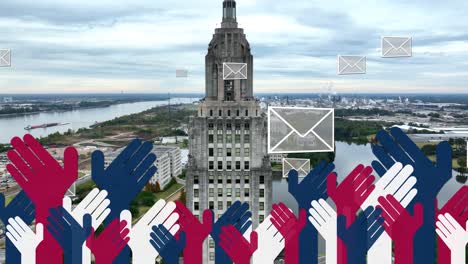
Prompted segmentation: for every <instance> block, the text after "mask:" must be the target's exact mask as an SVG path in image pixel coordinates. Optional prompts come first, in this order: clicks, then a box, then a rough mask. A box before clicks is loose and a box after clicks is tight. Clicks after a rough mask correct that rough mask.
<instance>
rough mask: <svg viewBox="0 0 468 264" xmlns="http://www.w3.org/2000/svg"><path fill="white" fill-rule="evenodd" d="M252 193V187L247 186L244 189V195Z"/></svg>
mask: <svg viewBox="0 0 468 264" xmlns="http://www.w3.org/2000/svg"><path fill="white" fill-rule="evenodd" d="M249 195H250V189H249V188H245V189H244V197H249Z"/></svg>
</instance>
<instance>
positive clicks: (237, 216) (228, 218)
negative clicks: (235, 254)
mask: <svg viewBox="0 0 468 264" xmlns="http://www.w3.org/2000/svg"><path fill="white" fill-rule="evenodd" d="M251 217H252V213H251V212H250V211H249V204H248V203H241V202H239V201H236V202H234V203H233V204H232V205H231V206H230V207H229V208H228V209H227V210H226V212H224V214H223V215H222V216H221V217H220V218H219V219H218V220H217V221H216V222H213V229H212V230H211V237H212V238H213V240H214V241H215V262H216V263H221V264H229V263H232V261H231V259H230V258H229V256H228V255H227V254H226V252H225V251H224V249H223V248H222V247H221V245H220V244H219V240H220V237H219V234H220V233H221V232H222V229H221V228H222V227H223V226H227V225H233V226H234V227H235V228H237V230H238V231H239V232H240V233H241V234H244V233H245V232H246V231H247V230H248V229H249V228H250V227H251V226H252V221H251V220H250V218H251Z"/></svg>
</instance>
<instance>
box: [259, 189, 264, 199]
mask: <svg viewBox="0 0 468 264" xmlns="http://www.w3.org/2000/svg"><path fill="white" fill-rule="evenodd" d="M260 197H262V198H263V197H265V189H260Z"/></svg>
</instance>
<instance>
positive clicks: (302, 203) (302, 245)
mask: <svg viewBox="0 0 468 264" xmlns="http://www.w3.org/2000/svg"><path fill="white" fill-rule="evenodd" d="M334 169H335V165H334V164H333V163H326V162H325V161H321V162H320V163H319V164H318V165H317V166H316V167H315V168H314V169H313V170H311V171H310V172H309V174H308V175H307V176H306V177H305V178H304V179H302V181H301V182H300V183H299V178H298V173H297V171H295V170H291V171H290V172H289V174H288V191H289V193H290V194H291V195H292V196H293V197H294V198H295V199H296V201H297V204H298V206H299V209H304V210H306V211H308V210H309V208H310V203H311V202H312V201H313V200H319V199H327V197H328V195H327V176H328V174H330V173H331V172H332V171H333V170H334ZM317 261H318V233H317V230H316V229H315V228H314V226H313V225H312V224H311V223H310V222H309V221H307V224H306V226H305V227H304V229H302V232H301V234H300V235H299V263H301V264H306V263H307V264H316V263H317Z"/></svg>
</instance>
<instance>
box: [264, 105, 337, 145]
mask: <svg viewBox="0 0 468 264" xmlns="http://www.w3.org/2000/svg"><path fill="white" fill-rule="evenodd" d="M334 115H335V112H334V109H333V108H310V107H279V106H278V107H276V106H274V107H269V108H268V153H305V152H333V151H334V149H335V147H334V146H335V135H334V134H335V133H334V125H335V124H334Z"/></svg>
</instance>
